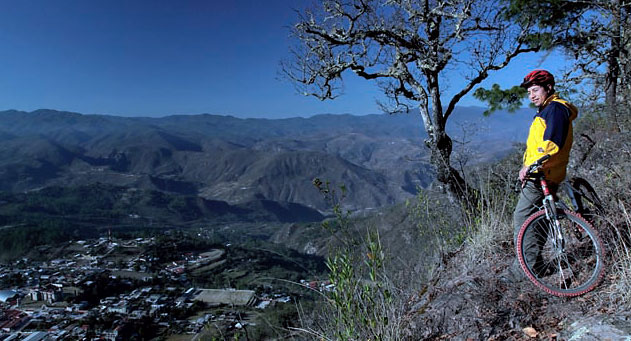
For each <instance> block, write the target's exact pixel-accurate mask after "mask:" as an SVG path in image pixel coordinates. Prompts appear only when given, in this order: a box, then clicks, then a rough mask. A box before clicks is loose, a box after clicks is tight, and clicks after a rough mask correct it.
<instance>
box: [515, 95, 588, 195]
mask: <svg viewBox="0 0 631 341" xmlns="http://www.w3.org/2000/svg"><path fill="white" fill-rule="evenodd" d="M577 115H578V109H577V108H576V107H575V106H574V105H572V104H571V103H569V102H568V101H565V100H562V99H560V98H559V97H558V96H557V94H554V95H552V96H550V97H548V98H547V99H546V101H545V102H544V103H543V105H542V106H541V107H540V108H539V110H538V111H537V114H536V115H535V118H534V120H533V121H532V124H531V125H530V131H529V132H528V140H527V141H526V152H525V153H524V166H530V165H531V164H533V163H534V162H535V161H537V160H539V159H540V158H541V157H543V156H544V155H546V154H550V159H548V161H546V162H545V163H544V164H543V167H542V169H543V172H544V175H545V177H546V179H547V180H548V181H549V182H551V183H554V184H559V183H561V181H563V179H564V178H565V172H566V167H567V164H568V162H569V160H570V149H571V148H572V142H573V137H572V121H573V120H574V119H575V118H576V116H577Z"/></svg>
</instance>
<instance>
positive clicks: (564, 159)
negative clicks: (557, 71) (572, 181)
mask: <svg viewBox="0 0 631 341" xmlns="http://www.w3.org/2000/svg"><path fill="white" fill-rule="evenodd" d="M521 87H523V88H525V89H527V90H528V98H529V99H530V101H531V102H532V103H533V104H534V105H535V106H537V113H536V115H535V116H534V119H533V121H532V124H531V125H530V131H529V133H528V139H527V141H526V151H525V152H524V157H523V165H522V168H521V170H520V171H519V180H521V182H522V191H521V194H520V195H519V201H518V202H517V206H516V207H515V211H514V212H513V226H514V234H513V237H514V238H513V239H514V240H515V242H516V240H517V234H518V233H519V229H520V227H521V225H522V224H523V223H524V222H525V220H526V219H527V218H528V216H530V215H531V214H533V213H535V212H536V211H537V210H538V205H539V204H540V203H541V201H542V200H543V192H542V189H541V187H540V184H539V182H538V181H532V180H529V179H527V178H526V172H527V170H528V166H530V165H531V164H533V163H534V162H535V161H537V160H538V159H540V158H541V157H542V156H544V155H550V158H549V159H548V161H546V162H545V163H544V165H543V168H542V172H543V173H544V176H545V178H546V180H547V181H548V184H549V187H550V190H551V191H552V193H555V192H556V189H557V188H558V185H559V184H560V183H561V181H563V179H564V178H565V173H566V167H567V164H568V161H569V155H570V149H571V148H572V141H573V138H572V121H573V120H574V119H575V118H576V116H577V114H578V109H577V108H576V107H575V106H574V105H572V104H570V103H569V102H567V101H565V100H562V99H561V98H559V96H558V95H557V94H556V93H555V91H554V76H553V75H552V74H551V73H550V72H548V71H546V70H534V71H532V72H530V73H529V74H527V75H526V77H524V81H523V82H522V83H521ZM528 238H530V241H531V242H532V244H531V245H535V244H536V240H533V239H534V238H536V237H535V236H524V243H525V244H527V243H528ZM525 252H526V256H527V257H528V258H530V259H531V260H532V261H533V263H532V264H534V261H535V260H536V258H537V256H538V254H539V250H537V249H536V248H530V250H528V248H525Z"/></svg>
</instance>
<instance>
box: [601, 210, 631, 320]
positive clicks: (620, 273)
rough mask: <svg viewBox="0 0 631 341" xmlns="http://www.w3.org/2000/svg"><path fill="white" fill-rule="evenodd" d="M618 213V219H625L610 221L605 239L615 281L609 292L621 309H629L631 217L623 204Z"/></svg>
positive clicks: (611, 274)
mask: <svg viewBox="0 0 631 341" xmlns="http://www.w3.org/2000/svg"><path fill="white" fill-rule="evenodd" d="M618 213H619V214H620V216H621V217H618V218H623V219H622V220H620V219H616V220H612V219H608V220H609V221H608V224H609V225H608V226H607V227H608V231H607V232H608V233H607V234H606V237H605V238H606V241H605V243H606V244H607V245H608V248H609V255H610V258H611V261H610V262H609V274H610V276H609V277H610V278H612V279H613V280H612V281H611V284H610V285H609V288H608V290H607V292H608V293H609V295H610V299H611V301H612V302H613V303H615V304H617V305H619V308H622V309H628V308H629V307H631V243H630V242H629V241H631V217H630V216H629V213H628V211H627V208H626V205H624V204H623V203H622V202H621V203H620V206H619V211H618ZM614 221H617V223H614Z"/></svg>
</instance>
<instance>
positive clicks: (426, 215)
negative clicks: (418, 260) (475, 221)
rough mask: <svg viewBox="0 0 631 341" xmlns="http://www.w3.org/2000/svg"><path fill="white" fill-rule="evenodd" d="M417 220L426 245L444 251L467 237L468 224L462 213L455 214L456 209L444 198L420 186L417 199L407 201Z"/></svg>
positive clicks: (431, 248)
mask: <svg viewBox="0 0 631 341" xmlns="http://www.w3.org/2000/svg"><path fill="white" fill-rule="evenodd" d="M406 205H407V207H408V209H409V210H410V212H411V213H412V215H413V216H414V219H415V221H417V225H416V226H417V228H418V232H419V234H420V236H421V238H422V239H423V240H424V241H425V242H426V247H427V248H428V249H430V250H436V251H437V252H438V253H441V254H442V253H444V252H446V251H447V250H448V249H449V248H451V247H453V246H457V245H459V244H460V243H461V242H462V241H463V240H464V237H465V234H466V226H465V225H464V224H463V223H462V219H461V217H460V215H456V216H454V209H453V207H452V206H451V205H449V203H447V202H445V199H444V198H438V197H435V196H431V195H430V194H429V192H427V191H425V190H423V189H421V188H419V189H418V194H417V195H416V200H415V201H408V202H407V203H406Z"/></svg>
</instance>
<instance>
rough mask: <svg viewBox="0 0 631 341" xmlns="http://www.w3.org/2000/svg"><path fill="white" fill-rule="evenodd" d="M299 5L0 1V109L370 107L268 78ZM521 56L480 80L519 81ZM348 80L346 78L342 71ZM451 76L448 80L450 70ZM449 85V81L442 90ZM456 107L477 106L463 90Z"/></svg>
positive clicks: (363, 99)
mask: <svg viewBox="0 0 631 341" xmlns="http://www.w3.org/2000/svg"><path fill="white" fill-rule="evenodd" d="M304 4H305V2H303V1H301V0H293V1H292V0H265V1H260V0H259V1H255V0H233V1H217V0H209V1H166V0H152V1H131V0H54V1H49V0H19V1H15V0H11V1H9V0H0V110H6V109H17V110H25V111H32V110H36V109H40V108H49V109H57V110H67V111H75V112H80V113H84V114H111V115H120V116H165V115H171V114H200V113H211V114H219V115H233V116H236V117H256V118H262V117H265V118H285V117H295V116H312V115H315V114H322V113H334V114H341V113H350V114H355V115H362V114H375V113H379V109H378V107H377V105H376V103H375V100H376V99H378V98H381V95H380V92H379V89H378V88H377V87H376V86H375V85H374V84H373V83H371V82H367V81H364V80H361V79H358V78H357V77H347V79H346V80H345V87H344V89H345V90H344V95H343V96H341V97H340V98H338V99H336V100H334V101H326V102H321V101H319V100H317V99H315V98H312V97H304V96H302V95H299V94H297V93H296V92H295V90H294V87H293V86H292V85H291V84H290V83H288V81H286V80H279V79H278V70H279V62H280V60H281V59H283V58H285V57H286V56H287V54H288V46H289V44H290V41H289V29H288V28H287V26H289V25H291V24H292V23H293V22H294V21H295V20H296V14H295V12H294V9H295V8H298V9H299V8H301V7H302V6H304ZM549 61H550V58H548V59H547V62H548V63H547V64H548V65H546V63H543V64H541V56H537V55H530V56H526V57H520V58H519V59H518V60H517V61H516V63H513V64H512V66H511V67H509V68H508V69H505V70H501V71H499V72H497V73H495V74H493V75H492V77H491V78H490V79H489V80H487V81H486V82H485V83H484V84H483V85H485V86H490V84H492V83H494V82H497V83H500V84H502V85H505V86H509V85H513V84H517V83H519V79H520V78H521V77H523V74H524V70H530V69H533V68H537V67H544V68H548V69H550V70H551V71H553V72H554V71H557V70H558V68H559V67H560V66H559V65H557V64H556V63H555V64H550V62H549ZM351 76H352V75H351ZM454 78H455V77H454ZM452 88H454V90H455V88H456V86H453V87H452ZM460 104H461V105H478V106H482V104H481V103H479V102H477V101H476V100H475V99H473V98H472V97H471V96H468V97H466V98H464V99H463V100H462V101H461V103H460Z"/></svg>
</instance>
